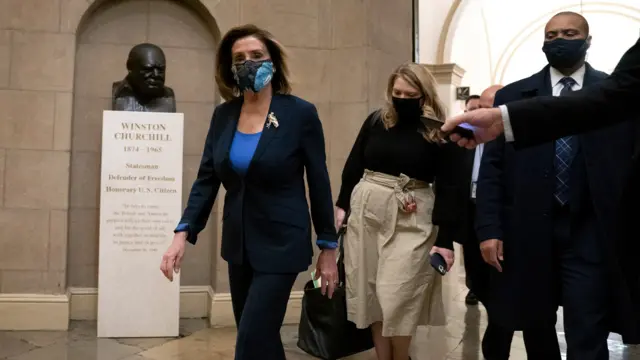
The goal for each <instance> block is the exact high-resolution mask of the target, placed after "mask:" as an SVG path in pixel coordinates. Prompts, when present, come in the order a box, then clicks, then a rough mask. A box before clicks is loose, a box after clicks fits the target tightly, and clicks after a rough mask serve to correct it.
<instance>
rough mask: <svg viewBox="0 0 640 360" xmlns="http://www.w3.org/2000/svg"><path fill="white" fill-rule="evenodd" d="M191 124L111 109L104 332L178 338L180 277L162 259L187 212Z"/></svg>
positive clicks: (103, 201) (104, 175)
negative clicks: (186, 134) (164, 269)
mask: <svg viewBox="0 0 640 360" xmlns="http://www.w3.org/2000/svg"><path fill="white" fill-rule="evenodd" d="M183 123H184V115H183V114H169V113H151V112H130V111H105V112H104V115H103V125H102V172H101V177H100V179H101V182H100V189H101V190H100V263H99V272H98V337H174V336H178V326H179V325H178V323H179V317H180V315H179V313H180V311H179V307H180V303H179V301H180V277H179V276H175V277H174V280H173V282H169V281H168V280H167V279H166V278H165V277H164V276H163V275H162V273H161V272H160V260H161V257H162V254H163V253H164V251H165V250H166V249H167V247H168V246H169V245H170V244H171V240H172V238H173V228H174V226H175V225H176V223H177V221H178V220H179V218H180V214H181V210H182V209H181V207H182V199H181V197H182V154H183ZM176 275H177V274H176Z"/></svg>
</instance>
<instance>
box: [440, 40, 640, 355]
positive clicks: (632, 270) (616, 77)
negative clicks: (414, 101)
mask: <svg viewBox="0 0 640 360" xmlns="http://www.w3.org/2000/svg"><path fill="white" fill-rule="evenodd" d="M639 93H640V40H639V41H638V42H636V44H635V45H633V46H632V47H631V48H630V49H629V50H628V51H627V52H626V53H625V54H624V56H623V57H622V58H621V59H620V62H619V63H618V65H617V66H616V69H615V71H614V72H613V73H612V74H611V75H610V76H609V77H608V78H607V79H605V80H603V81H601V82H599V83H598V84H597V85H595V86H592V87H589V89H588V90H584V91H578V92H575V93H572V94H571V95H569V96H566V97H548V96H547V97H538V98H533V99H527V100H520V101H516V102H513V103H509V104H508V106H507V105H504V106H501V107H500V108H499V109H498V108H496V109H479V110H476V111H473V112H468V113H465V114H461V115H459V116H456V117H453V118H450V119H448V120H447V122H446V124H445V125H444V126H443V127H442V130H443V131H451V130H453V129H454V128H455V127H456V126H457V125H459V124H461V123H468V124H471V125H472V126H474V127H475V130H474V139H463V138H461V137H460V136H458V135H455V134H453V135H451V140H453V141H456V142H458V145H460V146H463V147H467V148H473V147H474V146H475V145H476V144H479V143H484V142H487V141H491V140H493V139H495V138H496V137H497V136H499V135H500V134H502V133H503V132H504V136H505V139H506V140H507V141H508V142H513V146H514V147H517V148H526V147H532V146H535V145H538V144H541V143H544V142H547V141H552V140H555V139H557V138H560V137H562V136H567V135H573V134H579V133H583V132H588V131H592V130H596V129H601V128H604V127H610V126H614V125H616V124H619V123H621V122H625V121H629V115H631V117H632V120H633V121H635V122H636V123H637V121H638V120H640V116H638V114H637V111H638V110H637V104H636V100H637V97H638V94H639ZM634 115H635V116H634ZM637 129H638V127H637V125H636V130H635V131H636V132H637V131H638V130H637ZM516 139H517V141H515V140H516ZM636 139H637V140H636V141H638V140H640V133H638V134H637V135H636ZM603 157H604V156H603ZM632 162H633V165H632V167H631V168H632V170H631V174H630V175H629V177H628V178H627V179H626V182H625V185H624V187H623V190H622V195H621V196H620V197H621V201H620V203H619V205H618V207H617V208H616V209H615V210H616V211H614V212H613V214H612V216H617V217H618V232H617V234H613V235H615V237H612V239H613V240H615V241H613V243H612V244H610V248H611V249H610V254H609V258H610V261H611V263H610V264H609V265H610V266H611V268H610V272H611V273H612V274H615V275H616V276H612V280H613V282H612V287H613V290H612V294H611V297H612V298H614V299H615V300H616V301H615V304H614V307H615V308H616V309H617V314H618V315H619V316H617V317H616V319H615V322H614V324H612V326H615V327H616V328H617V329H619V330H618V331H617V332H619V333H621V334H622V336H623V339H624V340H625V342H626V343H638V342H639V341H640V280H639V279H640V268H639V267H638V265H637V264H638V261H637V256H638V253H640V242H639V241H637V238H638V234H637V233H638V232H637V229H636V227H635V226H634V225H635V224H636V223H637V219H639V218H640V207H638V205H637V204H638V202H640V188H639V187H638V186H637V184H638V183H640V151H639V150H638V146H637V145H636V150H635V151H634V154H633V157H632ZM613 235H612V236H613Z"/></svg>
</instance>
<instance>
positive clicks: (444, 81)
mask: <svg viewBox="0 0 640 360" xmlns="http://www.w3.org/2000/svg"><path fill="white" fill-rule="evenodd" d="M426 66H427V68H428V69H429V71H431V73H432V74H433V76H434V77H435V78H436V81H437V82H438V95H440V99H442V101H443V102H444V104H445V105H446V107H447V114H448V115H455V114H457V113H459V112H461V111H462V110H464V101H462V100H456V88H457V87H459V86H460V84H461V82H462V77H463V76H464V73H465V70H464V69H463V68H461V67H460V66H458V65H456V64H437V65H426Z"/></svg>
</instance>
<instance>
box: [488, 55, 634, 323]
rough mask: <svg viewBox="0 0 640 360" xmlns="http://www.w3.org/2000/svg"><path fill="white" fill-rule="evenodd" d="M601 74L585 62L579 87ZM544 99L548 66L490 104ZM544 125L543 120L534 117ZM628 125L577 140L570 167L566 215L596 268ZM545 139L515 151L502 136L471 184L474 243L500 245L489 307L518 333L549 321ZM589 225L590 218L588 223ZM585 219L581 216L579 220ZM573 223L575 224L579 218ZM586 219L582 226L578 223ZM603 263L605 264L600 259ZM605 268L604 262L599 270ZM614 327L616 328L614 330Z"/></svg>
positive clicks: (612, 222)
mask: <svg viewBox="0 0 640 360" xmlns="http://www.w3.org/2000/svg"><path fill="white" fill-rule="evenodd" d="M606 77H607V75H606V74H605V73H602V72H599V71H596V70H594V69H593V68H591V67H590V66H589V65H588V64H587V68H586V72H585V77H584V88H586V89H589V87H590V86H597V85H596V84H597V83H599V82H600V81H604V79H605V78H606ZM549 95H552V88H551V81H550V72H549V67H548V66H547V67H546V68H545V69H543V70H542V71H541V72H539V73H537V74H535V75H533V76H532V77H530V78H527V79H524V80H521V81H518V82H515V83H513V84H510V85H508V86H506V87H505V88H503V89H502V90H500V91H499V92H498V93H497V94H496V98H495V105H496V106H498V105H502V104H505V103H509V102H511V101H515V100H520V99H526V98H532V97H536V96H549ZM539 121H546V119H539ZM633 125H634V124H633V123H632V122H626V123H622V124H618V125H616V126H613V127H610V128H607V129H602V130H600V131H594V132H590V133H587V134H583V135H580V136H578V137H577V139H576V140H577V149H576V150H577V154H576V157H575V159H574V161H573V164H572V169H571V184H572V186H571V192H570V204H571V212H572V214H573V215H572V218H573V219H574V220H579V221H582V223H583V225H584V226H581V228H586V229H588V230H585V232H584V233H582V234H580V235H578V234H576V235H575V236H579V237H580V239H579V240H578V241H580V244H579V246H577V247H576V249H577V251H578V252H580V253H581V256H583V257H584V258H586V259H588V260H590V261H594V262H595V263H597V262H598V261H600V259H602V255H601V254H602V253H603V252H604V253H608V252H609V250H610V247H608V246H607V245H608V244H610V243H611V242H612V239H613V238H615V234H616V231H617V217H616V212H617V205H618V202H619V199H620V196H621V192H622V191H621V190H622V185H623V184H624V181H625V179H626V178H627V177H628V175H629V171H630V168H631V165H632V163H631V156H632V154H633V151H634V145H635V134H634V130H633V129H634V127H633ZM554 157H555V145H554V142H553V141H550V142H547V143H544V144H541V145H538V146H534V147H529V148H526V149H521V150H520V151H516V149H515V148H514V146H513V144H512V143H507V142H505V139H504V137H500V138H498V139H497V140H495V141H493V142H490V143H488V144H486V146H485V149H484V153H483V159H482V166H481V168H480V175H479V180H478V197H477V217H476V229H477V235H478V239H479V240H480V241H484V240H488V239H500V240H502V241H503V242H504V257H505V260H504V264H503V265H504V266H503V270H504V272H503V273H497V272H496V271H494V273H493V274H492V290H494V291H493V292H492V294H491V298H490V301H489V308H490V309H489V310H490V311H491V310H492V309H491V307H495V309H496V310H495V311H492V318H494V319H495V320H496V321H498V322H499V323H502V324H503V325H505V326H507V327H510V328H515V329H523V328H527V327H535V326H540V325H541V324H544V323H545V322H548V323H555V313H556V309H557V306H558V294H557V293H556V292H555V289H554V287H553V286H551V284H553V283H554V282H555V280H557V276H556V274H555V271H554V268H553V262H552V261H551V259H552V258H553V253H554V249H553V248H554V244H553V229H554V224H553V216H551V215H552V214H553V212H554V203H555V199H554V195H553V194H554V191H555V184H556V180H555V175H554ZM593 213H595V221H591V219H592V218H594V216H593V215H587V214H593ZM587 216H588V217H587ZM580 219H581V220H580ZM585 221H586V222H587V223H586V224H585V223H584V222H585ZM607 260H609V259H607ZM605 266H608V265H605ZM614 329H618V328H617V327H615V328H614Z"/></svg>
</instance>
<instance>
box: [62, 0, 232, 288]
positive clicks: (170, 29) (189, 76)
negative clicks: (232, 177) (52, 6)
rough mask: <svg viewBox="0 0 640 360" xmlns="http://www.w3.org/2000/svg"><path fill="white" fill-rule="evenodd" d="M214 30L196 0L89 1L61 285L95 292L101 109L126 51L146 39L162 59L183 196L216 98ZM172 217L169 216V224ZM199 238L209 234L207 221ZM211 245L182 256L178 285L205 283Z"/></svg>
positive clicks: (79, 57) (81, 39)
mask: <svg viewBox="0 0 640 360" xmlns="http://www.w3.org/2000/svg"><path fill="white" fill-rule="evenodd" d="M218 39H219V31H218V29H217V26H216V24H215V21H214V19H213V18H212V17H211V15H210V14H209V12H208V11H207V10H206V9H205V8H204V6H202V5H200V2H199V1H195V0H191V1H182V0H181V1H177V0H173V1H172V0H126V1H96V2H95V3H94V4H93V5H92V6H91V7H90V8H89V9H88V10H87V12H86V14H85V16H84V18H83V19H82V20H81V22H80V25H79V26H78V31H77V48H76V58H75V69H76V70H75V79H74V95H73V104H74V106H73V122H72V144H71V176H70V201H69V240H68V261H67V264H68V265H67V270H68V271H67V273H68V275H67V280H68V281H67V283H68V285H69V286H72V287H91V288H94V287H97V271H98V213H99V185H100V184H99V182H100V180H99V179H100V153H101V129H102V111H103V110H108V109H110V103H111V84H112V83H113V82H114V81H118V80H121V79H122V78H123V77H124V76H125V75H126V67H125V62H126V58H127V54H128V52H129V50H130V49H131V47H132V46H134V45H136V44H139V43H142V42H151V43H154V44H157V45H159V46H160V47H162V48H163V49H164V51H165V53H166V56H167V85H168V86H170V87H172V88H173V89H174V90H175V93H176V99H177V106H178V111H179V112H183V113H184V114H185V135H184V136H185V141H184V144H185V148H184V181H183V182H184V186H185V189H184V190H183V192H184V193H185V196H184V199H185V200H186V194H187V193H188V190H189V187H190V185H191V183H192V182H193V179H194V178H195V173H196V171H197V168H198V163H199V161H200V155H201V152H202V147H203V144H204V135H203V134H205V133H206V131H207V129H208V126H209V123H210V118H211V114H212V112H213V108H214V105H215V103H216V102H217V94H216V89H215V82H214V60H215V48H216V44H217V41H218ZM177 220H178V219H176V221H177ZM211 225H212V226H210V229H209V230H208V231H207V232H206V233H204V234H203V236H205V237H213V236H215V235H214V234H216V232H217V229H216V226H215V223H214V222H212V224H211ZM215 247H216V242H215V241H202V242H201V243H200V244H199V251H197V252H193V253H191V254H190V255H189V257H188V258H187V259H186V260H187V262H186V263H185V264H184V269H185V271H184V272H183V275H182V283H183V284H184V285H210V284H212V276H211V274H212V270H213V269H215V259H216V256H215V254H216V249H215Z"/></svg>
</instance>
